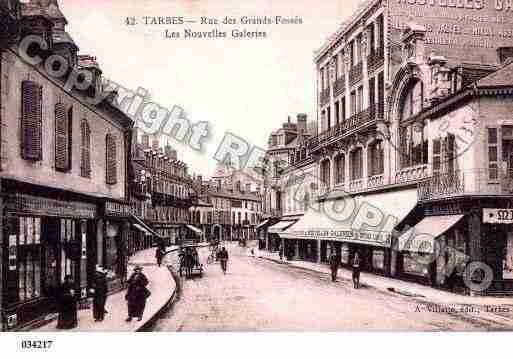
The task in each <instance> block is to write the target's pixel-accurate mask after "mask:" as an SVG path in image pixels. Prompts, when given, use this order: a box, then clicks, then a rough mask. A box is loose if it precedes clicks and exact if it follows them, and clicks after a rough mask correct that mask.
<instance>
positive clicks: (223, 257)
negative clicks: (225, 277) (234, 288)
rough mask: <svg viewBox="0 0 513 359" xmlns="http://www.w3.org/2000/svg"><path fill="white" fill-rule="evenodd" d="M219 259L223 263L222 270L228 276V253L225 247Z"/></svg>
mask: <svg viewBox="0 0 513 359" xmlns="http://www.w3.org/2000/svg"><path fill="white" fill-rule="evenodd" d="M218 257H219V260H220V261H221V269H222V270H223V273H224V274H226V270H227V269H228V251H227V250H226V248H225V247H223V248H221V251H220V252H219V254H218Z"/></svg>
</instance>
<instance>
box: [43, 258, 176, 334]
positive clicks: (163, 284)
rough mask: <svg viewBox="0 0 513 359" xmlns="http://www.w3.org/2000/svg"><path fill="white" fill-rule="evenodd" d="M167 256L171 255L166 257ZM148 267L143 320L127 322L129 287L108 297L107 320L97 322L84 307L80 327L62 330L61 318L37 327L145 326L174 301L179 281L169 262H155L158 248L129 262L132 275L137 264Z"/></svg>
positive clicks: (129, 329) (80, 329)
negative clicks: (148, 294)
mask: <svg viewBox="0 0 513 359" xmlns="http://www.w3.org/2000/svg"><path fill="white" fill-rule="evenodd" d="M166 259H167V258H166ZM136 264H139V265H142V266H143V267H144V269H143V273H144V274H145V275H146V276H147V277H148V280H149V282H150V283H149V285H148V289H149V290H150V291H151V296H150V297H149V298H148V301H147V302H146V308H145V310H144V316H143V320H142V321H140V322H139V321H137V320H136V319H134V320H132V321H131V322H129V323H127V322H125V319H126V317H127V304H126V300H125V294H126V290H124V291H122V292H119V293H115V294H113V295H111V296H109V297H108V299H107V304H106V306H105V308H106V309H107V311H108V313H107V314H106V315H105V320H104V321H103V322H95V321H94V319H93V313H92V307H91V309H84V310H80V311H79V312H78V327H77V328H75V329H72V330H60V329H57V328H56V325H57V321H56V320H54V321H52V322H50V323H49V324H47V325H45V326H43V327H41V328H38V329H36V331H44V332H68V331H71V332H135V331H138V330H140V329H142V328H143V327H144V326H145V325H146V324H148V323H149V322H150V321H151V320H152V319H154V317H155V316H156V315H157V314H158V313H159V312H160V311H161V310H162V309H163V308H164V307H166V306H167V304H168V303H169V302H170V301H171V299H172V297H173V296H174V293H175V290H176V283H175V281H174V279H173V276H172V275H171V272H170V271H169V269H168V268H167V266H166V265H165V264H166V263H165V262H164V264H163V265H162V267H157V265H156V264H155V249H153V248H152V249H148V250H145V251H141V252H139V253H136V254H135V255H134V256H133V257H131V258H130V261H129V265H128V273H129V275H130V274H131V273H132V270H133V267H134V266H135V265H136Z"/></svg>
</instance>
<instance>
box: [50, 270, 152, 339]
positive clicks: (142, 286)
mask: <svg viewBox="0 0 513 359" xmlns="http://www.w3.org/2000/svg"><path fill="white" fill-rule="evenodd" d="M142 271H143V268H142V267H141V266H139V265H137V266H135V268H134V272H133V273H132V275H131V276H130V278H129V279H128V281H127V292H126V295H125V299H126V301H127V307H128V317H127V319H126V321H127V322H129V321H131V320H132V318H138V320H139V321H140V320H142V317H143V313H144V308H145V306H146V300H147V299H148V297H149V296H150V295H151V292H150V291H149V290H148V288H147V286H148V284H149V281H148V278H146V276H145V275H144V274H143V272H142ZM91 293H92V294H93V318H94V321H95V322H102V321H103V320H104V319H105V314H107V313H108V312H107V310H106V309H105V305H106V303H107V296H108V284H107V271H106V270H104V269H102V268H101V267H96V273H95V280H94V288H93V289H91ZM56 299H57V309H58V313H59V316H58V320H57V328H58V329H73V328H76V327H77V325H78V315H77V313H78V303H77V297H76V295H75V285H74V283H73V278H72V276H70V275H67V276H65V277H64V281H63V283H62V285H61V286H60V288H59V291H58V295H57V298H56Z"/></svg>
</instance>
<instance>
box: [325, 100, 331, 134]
mask: <svg viewBox="0 0 513 359" xmlns="http://www.w3.org/2000/svg"><path fill="white" fill-rule="evenodd" d="M326 112H327V120H328V125H327V126H328V127H327V129H328V130H329V129H330V128H331V108H330V107H329V106H328V108H327V109H326Z"/></svg>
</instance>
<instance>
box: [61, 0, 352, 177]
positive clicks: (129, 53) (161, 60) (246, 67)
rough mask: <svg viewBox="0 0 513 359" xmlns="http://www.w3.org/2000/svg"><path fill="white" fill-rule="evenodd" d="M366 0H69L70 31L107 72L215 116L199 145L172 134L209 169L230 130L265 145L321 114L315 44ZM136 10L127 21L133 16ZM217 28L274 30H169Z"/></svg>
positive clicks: (195, 169)
mask: <svg viewBox="0 0 513 359" xmlns="http://www.w3.org/2000/svg"><path fill="white" fill-rule="evenodd" d="M358 3H359V0H353V1H348V0H322V1H321V0H209V1H206V0H131V1H129V0H124V1H122V0H101V1H100V0H60V1H59V4H60V8H61V10H62V12H63V13H64V15H65V16H66V18H67V20H68V22H69V24H68V26H67V31H68V32H69V33H70V35H71V36H72V37H73V38H74V40H75V42H76V43H77V44H78V46H79V48H80V51H79V53H80V54H89V55H93V56H96V57H97V60H98V62H99V64H100V66H101V68H102V71H103V74H104V76H106V77H107V78H109V79H111V80H114V81H116V82H117V83H119V84H122V85H123V86H125V87H126V88H129V89H133V90H136V89H137V88H138V87H143V88H145V89H147V90H148V91H149V92H150V93H151V97H152V100H153V101H155V102H157V103H159V104H160V105H162V106H164V107H166V108H168V109H170V110H171V109H172V108H173V106H174V105H177V106H180V107H182V108H183V109H185V111H186V112H187V114H188V116H189V118H190V119H191V121H192V122H193V123H194V122H198V121H207V122H209V124H210V133H211V136H210V137H209V138H208V140H207V141H206V142H204V150H203V151H202V152H196V151H194V150H192V149H191V148H190V147H188V146H185V145H182V144H181V143H177V142H171V145H173V146H174V147H175V148H176V149H177V150H178V156H179V158H181V159H182V160H183V161H185V162H186V163H187V164H188V165H189V173H191V174H202V175H203V176H204V177H209V176H210V175H211V174H212V173H213V172H214V169H215V167H216V164H217V162H216V161H215V159H214V158H213V157H214V154H215V152H216V150H217V148H218V146H219V145H220V144H221V142H222V139H223V137H224V134H225V133H226V132H227V131H229V132H231V133H234V134H236V135H237V136H239V137H242V138H244V139H245V140H246V141H248V142H249V143H251V144H252V145H254V146H259V147H261V148H265V146H266V143H267V139H268V137H269V134H270V132H271V131H273V130H275V129H277V128H279V127H280V126H281V125H282V123H284V122H286V121H287V117H288V116H292V118H293V119H295V118H296V115H297V113H302V112H304V113H306V114H307V115H308V118H309V120H316V87H315V86H316V74H315V65H314V62H313V57H314V51H315V50H317V49H318V48H319V47H320V46H321V45H322V44H323V43H324V41H325V40H326V38H327V37H328V36H329V35H330V34H332V33H333V32H335V31H336V30H337V28H338V27H339V25H340V23H341V22H342V21H343V20H344V19H345V18H347V17H348V16H349V15H350V14H351V13H352V11H353V10H354V9H355V8H356V6H357V5H358ZM133 16H135V17H137V21H138V22H139V24H138V25H136V26H127V25H126V24H125V19H126V17H133ZM143 16H182V17H184V18H186V19H192V20H199V19H200V17H202V16H206V17H211V18H218V19H219V20H220V21H222V19H223V18H224V17H225V16H229V17H236V18H240V17H241V16H272V17H274V16H282V17H294V16H298V17H301V18H302V20H303V24H302V25H236V26H228V25H222V24H220V25H217V26H210V25H200V24H187V25H144V24H143V19H142V17H143ZM184 28H190V29H192V30H194V31H209V30H211V29H213V28H217V29H219V30H221V31H227V32H231V30H232V29H234V28H238V29H240V30H242V29H244V28H247V29H248V30H260V31H266V32H267V35H268V36H267V37H266V38H265V39H252V40H250V39H207V40H203V39H166V38H165V37H164V35H163V34H164V31H165V30H166V29H168V30H170V31H182V32H183V30H184Z"/></svg>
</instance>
